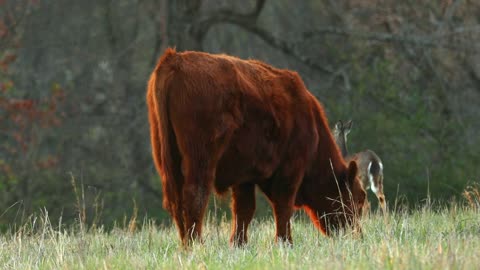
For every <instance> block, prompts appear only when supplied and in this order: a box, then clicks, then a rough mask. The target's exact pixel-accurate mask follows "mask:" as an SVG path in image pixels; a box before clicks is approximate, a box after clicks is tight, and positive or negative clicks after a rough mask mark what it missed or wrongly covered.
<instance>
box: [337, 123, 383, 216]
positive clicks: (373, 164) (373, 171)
mask: <svg viewBox="0 0 480 270" xmlns="http://www.w3.org/2000/svg"><path fill="white" fill-rule="evenodd" d="M352 126H353V121H352V120H349V121H347V122H345V124H344V123H343V122H342V121H338V122H337V123H336V124H335V127H334V129H333V136H334V139H335V142H336V143H337V145H338V147H339V148H340V152H341V153H342V156H343V157H344V158H345V160H346V161H347V162H350V161H355V162H356V163H357V167H358V175H359V177H360V179H361V182H362V183H363V186H364V189H365V190H371V191H372V192H373V193H374V194H375V196H376V197H377V199H378V202H379V204H380V207H381V209H382V211H383V213H385V212H386V211H387V206H386V201H385V194H384V193H383V163H382V160H381V159H380V157H379V156H378V155H377V154H376V153H375V152H374V151H372V150H370V149H367V150H365V151H362V152H358V153H354V154H349V152H348V147H347V135H348V134H349V133H350V130H351V129H352ZM364 208H365V210H368V209H369V208H370V203H369V202H368V200H367V199H366V200H365V203H364ZM364 212H367V211H364Z"/></svg>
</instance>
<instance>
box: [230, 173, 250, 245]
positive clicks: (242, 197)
mask: <svg viewBox="0 0 480 270" xmlns="http://www.w3.org/2000/svg"><path fill="white" fill-rule="evenodd" d="M254 212H255V185H254V184H253V183H246V184H241V185H238V186H235V187H233V188H232V214H233V228H232V234H231V237H230V243H231V244H232V245H234V246H242V245H244V244H246V243H247V240H248V238H247V230H248V225H249V224H250V221H252V218H253V214H254Z"/></svg>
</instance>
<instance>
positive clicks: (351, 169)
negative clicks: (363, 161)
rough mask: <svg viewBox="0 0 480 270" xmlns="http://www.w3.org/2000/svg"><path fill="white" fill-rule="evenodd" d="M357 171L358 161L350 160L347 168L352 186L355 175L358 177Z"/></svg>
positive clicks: (348, 178) (348, 179)
mask: <svg viewBox="0 0 480 270" xmlns="http://www.w3.org/2000/svg"><path fill="white" fill-rule="evenodd" d="M357 172H358V167H357V163H356V162H355V161H353V160H352V161H350V163H349V164H348V169H347V181H348V184H349V185H350V186H351V185H353V181H355V177H357Z"/></svg>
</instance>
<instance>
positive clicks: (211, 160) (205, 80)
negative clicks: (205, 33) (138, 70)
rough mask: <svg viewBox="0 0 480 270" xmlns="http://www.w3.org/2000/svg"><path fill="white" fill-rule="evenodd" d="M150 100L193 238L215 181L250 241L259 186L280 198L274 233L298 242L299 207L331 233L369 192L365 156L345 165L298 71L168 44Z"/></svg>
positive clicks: (162, 156) (163, 157) (237, 237)
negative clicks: (360, 166) (362, 174)
mask: <svg viewBox="0 0 480 270" xmlns="http://www.w3.org/2000/svg"><path fill="white" fill-rule="evenodd" d="M147 104H148V111H149V121H150V129H151V143H152V153H153V159H154V161H155V165H156V167H157V170H158V171H159V173H160V175H161V178H162V186H163V187H162V188H163V196H164V199H163V206H164V208H165V209H167V210H168V212H169V213H170V214H171V215H172V216H173V219H174V220H175V223H176V225H177V228H178V231H179V234H180V238H181V240H182V242H183V243H184V244H185V245H187V244H188V243H189V242H190V241H191V240H194V239H197V238H200V235H201V231H202V219H203V216H204V212H205V208H206V206H207V202H208V197H209V195H210V192H211V190H212V188H215V191H216V192H217V193H220V194H222V193H225V192H226V191H227V190H229V189H231V191H232V201H233V202H232V213H233V230H232V234H231V239H230V241H231V243H232V244H235V245H240V244H244V243H246V242H247V228H248V225H249V223H250V221H251V220H252V217H253V213H254V211H255V186H258V187H259V188H260V190H261V191H262V192H263V193H264V194H265V195H266V196H267V197H268V200H269V201H270V203H271V205H272V208H273V212H274V215H275V223H276V234H275V236H276V238H275V239H276V240H284V241H287V242H289V243H291V242H292V237H291V231H290V217H291V216H292V213H293V211H294V209H296V208H303V209H304V210H305V211H306V212H307V214H308V215H309V216H310V218H311V220H312V221H313V223H314V224H315V225H316V226H317V227H318V228H319V229H320V230H321V231H322V232H323V233H326V234H328V233H330V231H331V229H338V228H340V227H345V226H346V225H347V224H349V225H352V224H356V218H357V217H358V214H359V212H360V211H361V208H362V205H363V202H364V200H365V191H364V190H363V188H362V185H361V183H360V181H359V179H358V177H356V175H357V166H356V164H355V162H351V163H350V164H349V165H348V167H347V165H346V163H345V161H344V159H343V157H342V155H341V153H340V151H339V149H338V147H337V145H336V144H335V141H334V140H333V137H332V135H331V133H330V128H329V126H328V123H327V120H326V118H325V113H324V112H323V108H322V106H321V105H320V103H319V102H318V101H317V100H316V99H315V98H314V96H313V95H312V94H310V93H309V92H308V90H307V89H306V88H305V85H304V84H303V81H302V80H301V79H300V77H299V76H298V74H297V73H295V72H292V71H289V70H282V69H276V68H273V67H271V66H269V65H266V64H265V63H262V62H259V61H255V60H241V59H238V58H235V57H232V56H227V55H214V54H208V53H202V52H192V51H187V52H182V53H177V52H176V51H175V50H174V49H167V50H166V51H165V53H164V55H163V56H162V57H161V58H160V60H159V62H158V64H157V66H156V68H155V70H154V71H153V73H152V75H151V77H150V81H149V84H148V91H147ZM352 194H353V196H352ZM342 201H343V203H342Z"/></svg>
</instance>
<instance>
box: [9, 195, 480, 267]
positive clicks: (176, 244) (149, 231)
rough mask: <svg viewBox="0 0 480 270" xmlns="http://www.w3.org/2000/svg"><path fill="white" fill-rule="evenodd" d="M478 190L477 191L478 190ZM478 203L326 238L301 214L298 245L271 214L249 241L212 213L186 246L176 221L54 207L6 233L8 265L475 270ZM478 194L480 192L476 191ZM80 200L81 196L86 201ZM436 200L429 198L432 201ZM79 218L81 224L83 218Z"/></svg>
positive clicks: (366, 223) (400, 215)
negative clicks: (103, 218) (64, 219)
mask: <svg viewBox="0 0 480 270" xmlns="http://www.w3.org/2000/svg"><path fill="white" fill-rule="evenodd" d="M475 192H477V193H475ZM469 194H470V197H469V198H471V199H472V202H474V203H473V204H472V203H471V202H470V200H469V199H468V197H466V198H467V201H468V202H469V203H468V204H459V203H454V202H452V203H451V204H450V205H449V206H445V207H443V208H441V207H440V209H438V207H437V208H436V209H435V210H432V209H431V208H430V206H427V205H426V206H425V207H420V208H418V209H417V210H413V211H404V210H398V211H391V212H389V213H387V214H386V215H382V214H380V213H377V212H373V213H370V214H368V215H366V216H364V217H363V219H362V220H361V223H362V224H361V225H362V229H363V235H362V236H361V237H358V236H356V235H355V234H352V233H349V232H340V233H339V234H338V235H335V236H334V237H330V238H327V237H324V236H323V235H321V234H320V233H319V232H318V231H317V230H316V229H315V228H314V227H313V225H312V224H311V223H310V221H309V220H308V218H307V217H306V216H305V215H304V214H302V213H301V212H298V213H297V214H296V215H295V216H294V218H293V237H294V239H293V241H294V244H293V247H292V246H289V245H284V244H275V243H274V232H275V228H274V223H273V219H272V218H267V219H263V220H258V219H255V220H254V221H253V222H252V224H251V227H250V229H249V241H250V242H249V243H248V244H247V245H246V246H245V247H242V248H232V247H230V246H229V244H228V239H229V234H230V229H231V227H230V226H231V224H230V223H229V221H228V220H226V218H220V219H218V218H217V219H214V218H212V217H211V216H210V215H209V216H208V217H207V219H206V224H205V227H204V228H205V229H204V235H203V236H204V242H203V243H202V244H201V243H194V244H193V245H192V247H191V248H190V249H189V250H188V251H186V250H184V249H183V248H182V247H181V246H180V241H179V239H178V234H177V231H176V229H175V227H174V226H167V227H164V226H159V225H157V224H155V222H154V221H152V220H143V222H142V221H140V222H139V221H138V220H137V217H136V216H135V215H134V216H133V217H132V218H130V222H126V223H125V224H123V225H121V226H116V227H115V228H113V229H112V230H110V231H108V232H106V231H104V229H103V227H102V226H98V225H92V226H91V227H90V228H88V229H86V228H84V227H83V226H84V224H85V223H84V224H74V225H71V226H66V225H63V224H61V221H60V222H58V221H54V222H53V223H52V222H51V221H50V219H49V217H48V212H47V211H46V210H44V211H42V213H41V214H39V215H37V216H31V217H30V218H28V221H27V222H25V224H23V226H21V227H19V228H17V229H15V230H13V229H12V230H11V231H10V232H7V233H6V234H3V235H0V267H1V268H2V269H32V268H35V269H232V268H235V269H318V268H320V267H321V268H325V269H474V268H475V267H476V266H478V265H480V257H479V256H478V255H479V254H478V250H480V217H479V212H478V198H479V197H478V196H477V195H478V189H476V191H475V189H473V190H470V189H469ZM473 194H477V195H475V196H477V197H473ZM79 204H80V205H81V202H80V203H79ZM429 205H430V204H429ZM78 222H82V218H80V219H79V221H78Z"/></svg>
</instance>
